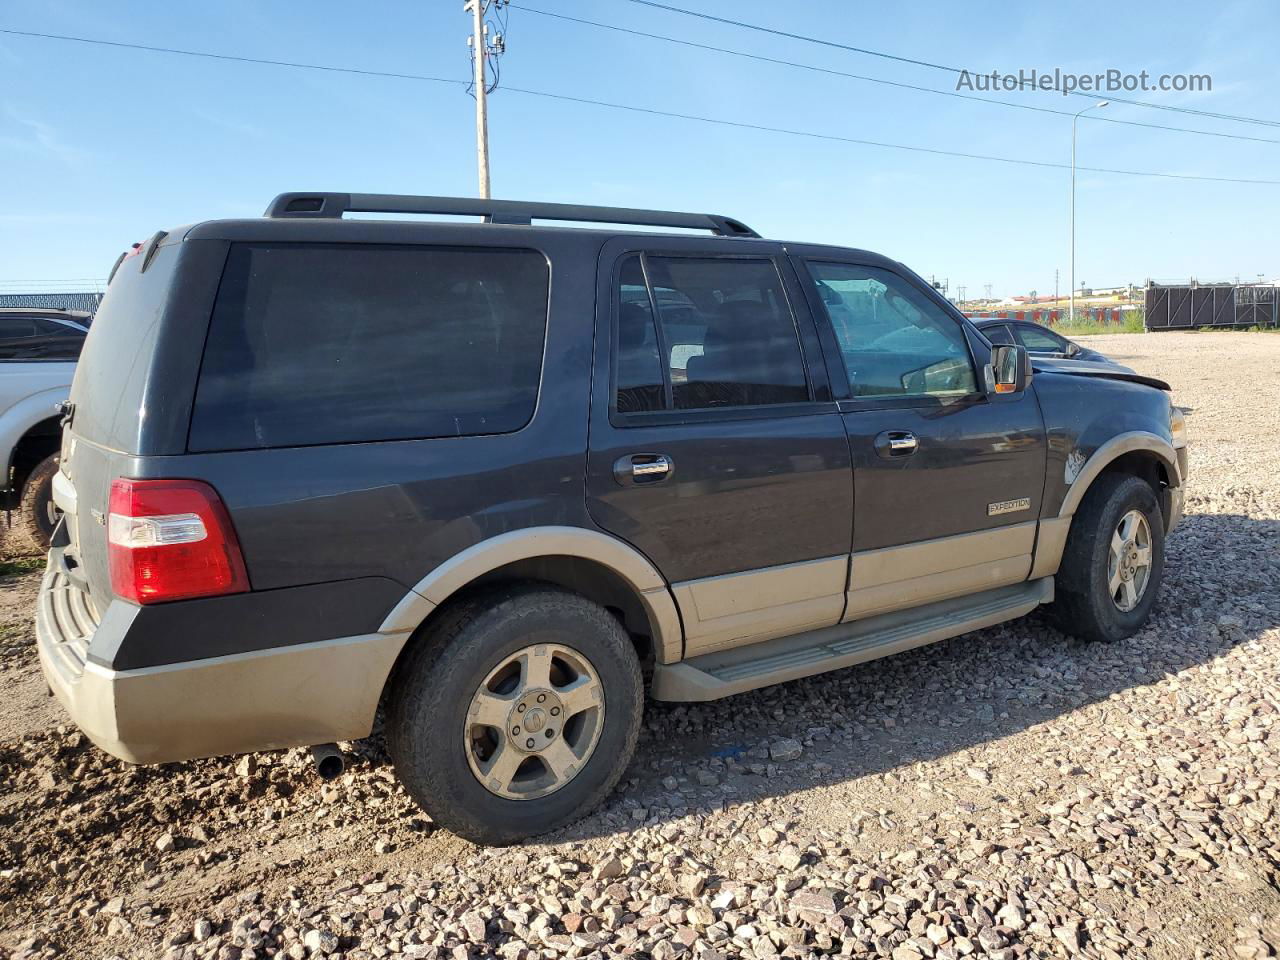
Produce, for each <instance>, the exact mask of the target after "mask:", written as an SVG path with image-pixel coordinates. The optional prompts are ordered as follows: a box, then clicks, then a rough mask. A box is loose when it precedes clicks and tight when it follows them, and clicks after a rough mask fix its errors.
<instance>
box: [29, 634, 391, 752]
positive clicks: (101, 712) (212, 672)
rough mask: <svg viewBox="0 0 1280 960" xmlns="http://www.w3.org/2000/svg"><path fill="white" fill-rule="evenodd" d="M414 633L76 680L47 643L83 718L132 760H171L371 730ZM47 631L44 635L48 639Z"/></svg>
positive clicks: (78, 718)
mask: <svg viewBox="0 0 1280 960" xmlns="http://www.w3.org/2000/svg"><path fill="white" fill-rule="evenodd" d="M408 637H409V634H408V633H407V632H400V633H392V634H383V633H375V634H366V635H362V636H355V637H342V638H340V639H336V640H323V641H320V642H318V643H300V644H295V645H293V646H288V647H276V648H273V649H271V650H256V651H253V652H251V653H240V654H234V655H231V656H226V657H213V658H210V659H207V660H193V661H190V662H187V663H177V664H166V665H164V666H160V667H145V668H142V669H138V670H109V669H107V668H105V667H101V666H99V665H97V664H95V663H89V664H87V665H86V666H85V668H84V672H83V673H82V674H81V675H80V676H79V677H77V678H75V679H74V680H72V679H68V678H67V677H66V676H65V675H64V674H63V673H62V672H61V671H59V670H58V669H57V667H56V666H55V664H54V662H53V657H54V656H55V654H54V653H53V652H52V651H51V650H50V649H48V643H47V642H41V643H40V644H39V652H40V660H41V662H42V665H43V666H44V675H45V678H46V679H47V680H48V681H49V684H50V686H51V687H52V688H53V691H54V693H55V694H56V695H57V697H58V699H59V700H60V701H61V702H62V705H63V706H64V707H65V708H66V710H67V712H68V713H69V714H70V715H71V718H72V719H73V720H74V721H75V722H76V724H77V725H78V726H79V727H80V728H81V729H82V730H83V731H84V732H85V733H86V734H88V736H89V739H91V740H92V741H93V742H94V743H96V744H97V745H98V746H99V747H101V748H102V749H103V750H106V751H107V752H108V753H110V754H113V755H114V756H117V757H120V758H121V759H122V760H127V761H129V762H130V763H168V762H171V761H178V760H192V759H195V758H197V757H214V756H222V755H225V754H232V753H247V752H250V751H256V750H275V749H281V748H285V747H295V746H307V745H310V744H315V743H327V742H329V741H332V740H355V739H358V738H360V737H367V736H368V735H369V732H370V731H371V730H372V728H373V718H374V713H375V712H376V710H377V708H378V700H379V698H380V697H381V695H382V689H383V685H384V684H385V682H386V679H387V674H388V673H389V672H390V671H391V667H392V665H393V664H394V663H395V660H396V657H397V656H398V655H399V653H400V650H401V648H402V647H403V646H404V644H405V641H406V640H407V639H408ZM42 639H43V638H42Z"/></svg>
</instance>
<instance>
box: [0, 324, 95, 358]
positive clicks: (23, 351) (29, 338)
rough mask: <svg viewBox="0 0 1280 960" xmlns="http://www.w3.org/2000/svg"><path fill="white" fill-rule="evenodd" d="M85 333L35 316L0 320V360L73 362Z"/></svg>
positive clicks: (81, 345)
mask: <svg viewBox="0 0 1280 960" xmlns="http://www.w3.org/2000/svg"><path fill="white" fill-rule="evenodd" d="M84 338H85V331H83V330H77V329H76V328H74V327H70V326H66V325H64V324H61V323H55V322H54V321H52V320H45V319H42V318H36V317H0V360H75V359H76V358H77V357H79V356H80V349H81V347H83V346H84Z"/></svg>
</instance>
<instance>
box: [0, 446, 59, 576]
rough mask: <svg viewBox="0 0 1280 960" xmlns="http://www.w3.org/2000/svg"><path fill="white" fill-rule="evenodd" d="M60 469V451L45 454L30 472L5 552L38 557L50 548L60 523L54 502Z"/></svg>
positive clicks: (11, 519) (11, 517) (11, 522)
mask: <svg viewBox="0 0 1280 960" xmlns="http://www.w3.org/2000/svg"><path fill="white" fill-rule="evenodd" d="M57 472H58V454H56V453H55V454H52V455H50V456H48V457H45V458H44V459H43V460H41V461H40V462H39V463H38V464H36V466H35V468H34V469H33V470H32V471H31V473H29V474H28V475H27V479H26V481H25V482H24V483H23V485H22V497H21V499H20V500H19V501H18V506H17V507H16V508H15V509H14V510H13V511H12V512H11V513H10V517H9V523H10V526H9V530H8V536H7V537H5V542H4V550H5V553H7V554H9V555H10V556H14V557H23V556H37V555H40V554H44V553H47V552H48V550H49V538H50V537H51V536H53V528H54V527H55V526H57V525H58V510H57V507H55V506H54V504H53V478H54V475H55V474H57Z"/></svg>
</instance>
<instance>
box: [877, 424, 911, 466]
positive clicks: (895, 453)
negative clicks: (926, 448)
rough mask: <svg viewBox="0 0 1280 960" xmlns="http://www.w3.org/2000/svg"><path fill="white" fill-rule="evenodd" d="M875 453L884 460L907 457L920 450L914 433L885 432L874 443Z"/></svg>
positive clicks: (902, 431) (904, 431)
mask: <svg viewBox="0 0 1280 960" xmlns="http://www.w3.org/2000/svg"><path fill="white" fill-rule="evenodd" d="M875 447H876V453H878V454H880V456H881V457H883V458H884V459H886V460H896V459H898V458H899V457H909V456H911V455H912V454H914V453H915V452H916V450H918V449H919V448H920V442H919V441H918V440H917V439H916V436H915V434H914V433H911V432H910V431H908V430H886V431H885V432H884V433H882V434H880V435H878V436H877V437H876V441H875Z"/></svg>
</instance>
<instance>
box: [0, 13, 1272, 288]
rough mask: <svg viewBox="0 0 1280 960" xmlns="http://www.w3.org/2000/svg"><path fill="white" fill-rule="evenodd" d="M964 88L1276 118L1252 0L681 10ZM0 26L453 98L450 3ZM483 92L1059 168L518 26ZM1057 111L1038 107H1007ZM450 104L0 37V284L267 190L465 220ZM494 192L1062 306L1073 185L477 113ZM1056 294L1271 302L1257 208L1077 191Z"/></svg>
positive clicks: (834, 101)
mask: <svg viewBox="0 0 1280 960" xmlns="http://www.w3.org/2000/svg"><path fill="white" fill-rule="evenodd" d="M527 2H528V5H529V6H536V7H539V8H542V9H546V10H554V11H559V12H562V13H565V14H569V15H575V16H580V17H587V18H591V19H596V20H602V21H608V22H610V23H615V24H619V25H623V26H629V27H633V28H637V29H642V30H647V31H650V32H654V33H665V34H672V35H676V36H681V37H684V38H686V39H689V40H695V41H698V42H702V43H711V44H716V45H721V46H726V47H732V48H736V49H741V50H745V51H749V52H753V53H758V54H763V55H767V56H773V57H780V58H784V59H793V60H800V61H803V62H806V63H811V64H815V65H819V66H825V67H830V68H833V69H837V70H844V71H850V72H854V73H861V74H866V75H871V76H877V77H883V78H886V79H892V80H898V81H902V82H907V83H915V84H920V85H924V86H931V87H936V88H939V89H944V90H954V87H955V78H954V77H953V76H950V75H948V74H945V73H942V72H939V71H935V70H929V69H925V68H921V67H915V66H910V65H906V64H900V63H893V62H890V61H886V60H881V59H874V58H870V57H867V56H861V55H856V54H852V53H848V52H844V51H838V50H831V49H824V48H822V47H817V46H814V45H811V44H805V43H801V42H798V41H793V40H786V39H781V38H778V37H771V36H765V35H762V34H758V33H754V32H749V31H745V30H741V29H737V28H734V27H730V26H727V25H721V24H714V23H709V22H705V21H699V20H693V19H689V18H686V17H681V16H678V15H675V14H672V13H667V12H663V11H658V10H654V9H649V8H645V7H642V6H638V5H635V4H633V3H629V2H626V0H595V2H587V0H527ZM675 2H676V4H677V5H683V6H687V7H691V8H694V9H697V10H701V11H704V12H707V13H712V14H718V15H721V16H728V17H734V18H737V19H741V20H746V21H750V22H753V23H759V24H765V25H769V26H772V27H776V28H779V29H783V30H790V31H793V32H798V33H808V34H812V33H819V34H821V35H822V36H826V37H829V38H831V39H833V40H838V41H842V42H845V43H849V44H853V45H857V46H861V47H868V48H874V49H877V50H883V51H888V52H893V53H899V54H904V55H907V56H911V57H915V58H919V59H924V60H932V61H938V62H942V63H948V64H957V65H961V66H969V67H973V68H976V69H979V70H988V71H989V70H991V69H1000V70H1011V71H1016V70H1018V69H1019V68H1032V67H1034V68H1039V69H1052V68H1054V67H1061V68H1062V69H1064V70H1069V71H1075V72H1079V73H1087V72H1094V71H1099V70H1105V69H1107V68H1109V67H1115V68H1119V69H1122V70H1125V71H1133V72H1137V71H1139V70H1143V69H1145V70H1148V71H1151V72H1152V73H1153V74H1159V73H1166V72H1167V73H1208V74H1211V75H1212V77H1213V92H1212V93H1185V94H1174V93H1167V94H1162V93H1157V92H1151V93H1145V94H1136V93H1135V94H1129V95H1128V96H1131V97H1133V98H1135V99H1147V100H1153V101H1159V102H1163V103H1169V104H1174V105H1179V106H1188V107H1194V108H1196V109H1206V110H1212V111H1215V112H1221V113H1231V114H1241V115H1247V116H1252V117H1260V118H1265V119H1271V120H1280V107H1277V106H1276V102H1277V98H1276V92H1277V90H1276V87H1277V76H1278V73H1277V70H1276V66H1275V38H1276V37H1277V36H1280V4H1276V3H1274V2H1271V0H1238V2H1227V3H1221V4H1204V3H1203V2H1176V0H1175V2H1169V0H1161V2H1158V3H1157V2H1151V3H1124V4H1119V3H1114V2H1106V3H1102V2H1084V3H1077V2H1073V3H1071V4H1052V5H1048V4H1026V3H1020V4H1013V3H995V2H981V0H980V2H970V3H966V4H955V3H949V2H941V0H935V2H918V3H913V4H896V5H887V4H870V3H856V4H855V3H842V4H836V5H832V4H817V3H803V2H802V3H790V4H779V3H772V2H768V0H736V2H735V0H675ZM0 27H4V28H11V29H18V30H31V31H41V32H51V33H64V34H74V35H78V36H85V37H95V38H101V39H106V40H115V41H122V42H128V43H141V44H150V45H159V46H172V47H182V48H188V49H197V50H206V51H211V52H218V53H230V54H237V55H242V56H248V57H261V58H272V59H286V60H297V61H307V62H313V63H325V64H334V65H340V66H350V67H357V68H367V69H373V70H382V71H403V72H408V73H422V74H431V75H435V76H440V77H452V78H458V79H465V78H466V76H467V73H468V70H469V66H468V61H467V52H466V47H465V36H466V33H467V30H468V18H467V16H466V15H464V13H463V12H462V3H461V0H415V2H399V0H386V2H379V0H374V2H368V3H362V4H351V3H349V2H330V0H310V2H307V3H302V2H294V3H289V2H285V0H262V2H249V0H220V2H215V3H208V4H185V3H172V2H165V3H162V2H155V0H138V2H130V3H126V4H102V3H90V2H87V0H6V2H5V3H4V4H3V6H2V7H0ZM508 44H509V46H508V53H507V54H506V56H505V57H504V58H503V60H502V80H503V82H504V83H506V84H509V85H511V86H513V87H525V88H531V89H536V90H543V91H548V92H555V93H564V94H569V95H578V96H585V97H590V98H595V99H601V100H610V101H615V102H622V103H629V104H635V105H638V106H644V107H652V108H655V109H659V110H669V111H677V112H682V113H693V114H702V115H705V116H712V117H720V118H724V119H728V120H734V121H741V122H746V123H758V124H765V125H770V126H782V127H788V128H792V129H797V130H807V131H815V132H823V133H831V134H835V135H838V136H845V137H853V138H859V139H869V140H880V141H891V142H896V143H903V144H911V145H918V146H927V147H936V148H941V149H950V150H959V151H964V152H976V153H987V154H1001V155H1008V156H1011V157H1020V158H1026V159H1033V160H1047V161H1052V162H1062V163H1066V162H1068V161H1069V157H1070V132H1071V122H1070V119H1069V118H1067V117H1064V116H1056V115H1050V114H1040V113H1031V112H1027V111H1022V110H1013V109H1008V108H1004V107H997V106H989V105H986V104H977V103H968V102H965V101H961V100H956V99H952V98H944V97H936V96H930V95H925V94H919V93H915V92H911V91H906V90H899V89H894V88H890V87H885V86H880V85H875V84H870V83H865V82H859V81H854V80H850V79H844V78H839V77H826V76H820V75H817V74H812V73H809V72H806V71H800V70H795V69H792V68H787V67H782V66H775V65H768V64H762V63H758V62H752V61H745V60H742V59H739V58H735V57H730V56H724V55H721V54H715V53H709V52H702V51H695V50H691V49H687V48H682V47H676V46H672V45H670V44H666V43H661V42H657V41H653V40H648V39H644V38H640V37H634V36H626V35H622V34H618V33H613V32H607V31H602V30H599V29H595V28H592V27H587V26H581V25H577V24H572V23H566V22H563V21H557V20H554V19H550V18H547V17H544V16H538V15H536V14H534V13H531V12H528V11H526V10H521V9H517V8H512V9H511V11H510V15H509V30H508ZM1002 96H1005V97H1007V98H1009V99H1017V100H1019V101H1020V102H1026V103H1034V104H1039V105H1044V106H1049V107H1052V108H1055V109H1067V108H1068V106H1069V105H1071V104H1075V107H1074V109H1080V108H1081V107H1083V106H1085V105H1087V103H1088V101H1087V100H1080V99H1078V98H1064V97H1062V96H1060V95H1059V94H1056V93H1014V94H1004V95H1002ZM473 109H474V108H473V103H472V100H471V99H470V98H469V97H467V96H466V95H465V93H464V92H463V90H462V88H461V87H458V86H454V85H449V84H433V83H423V82H410V81H403V80H392V79H383V78H366V77H359V76H354V75H348V74H326V73H317V72H312V71H303V70H294V69H286V68H280V67H270V66H256V65H246V64H228V63H222V62H217V61H212V60H199V59H192V58H187V57H176V56H169V55H162V54H156V53H144V52H139V51H130V50H118V49H111V48H106V47H92V46H85V45H82V44H70V43H61V42H54V41H49V40H40V39H27V38H19V37H14V36H8V35H0V196H2V197H3V198H4V199H3V203H0V281H16V280H47V279H58V278H80V277H101V276H104V275H105V274H106V272H107V270H108V268H109V267H110V265H111V263H112V261H113V260H114V259H115V257H116V256H117V254H118V253H119V252H120V251H121V250H123V249H124V248H125V247H126V246H127V245H128V244H129V243H131V242H133V241H136V240H141V239H145V237H147V236H149V235H150V234H151V233H152V232H154V231H155V230H156V229H158V228H161V227H170V226H174V225H177V224H181V223H186V222H190V221H193V220H200V219H209V218H215V217H239V216H257V215H259V214H260V213H261V212H262V210H263V209H264V207H265V206H266V204H267V202H268V201H269V200H270V198H271V197H272V196H274V195H275V194H276V193H279V192H282V191H286V190H351V191H362V192H396V193H427V194H445V195H464V196H469V195H474V192H475V189H476V179H475V178H476V175H475V159H474V120H473V116H474V114H473ZM490 112H491V119H490V124H491V140H492V153H493V182H494V195H495V196H499V197H506V198H512V199H534V200H539V199H540V200H553V201H570V202H587V203H603V204H619V205H627V206H652V207H665V208H672V209H692V210H710V211H715V212H718V213H725V214H729V215H731V216H735V217H738V218H740V219H742V220H744V221H746V222H747V223H749V224H751V225H752V226H753V227H755V228H756V229H757V230H759V231H760V232H761V233H763V234H765V235H766V236H774V237H779V238H783V239H803V240H818V241H827V242H834V243H840V244H845V245H850V246H860V247H867V248H871V249H875V250H878V251H880V252H883V253H886V254H888V255H890V256H893V257H896V258H899V259H902V260H904V261H905V262H907V263H908V264H909V265H911V266H912V267H914V268H915V269H917V270H919V271H920V272H921V273H924V274H926V275H928V274H936V275H938V276H939V277H947V278H949V279H950V281H951V284H952V287H953V291H954V288H955V287H957V286H959V285H960V284H964V285H966V286H967V288H968V295H969V296H974V295H976V294H978V293H980V292H981V289H982V287H983V285H984V284H987V283H990V284H992V286H993V289H994V292H995V293H997V294H1018V293H1027V292H1028V291H1029V290H1031V289H1033V288H1034V289H1037V290H1038V291H1039V292H1040V293H1042V294H1043V293H1046V292H1049V291H1051V290H1052V289H1053V282H1054V270H1055V268H1057V269H1059V270H1061V274H1062V280H1061V289H1062V290H1063V291H1064V293H1065V291H1066V289H1067V281H1066V277H1067V271H1068V257H1069V246H1068V233H1067V229H1068V209H1069V208H1068V203H1069V173H1068V171H1066V170H1050V169H1040V168H1033V167H1017V166H1009V165H1005V164H996V163H989V162H983V161H977V160H967V159H959V158H951V157H941V156H932V155H928V154H919V153H908V152H903V151H898V150H890V149H883V148H877V147H870V146H859V145H854V144H845V143H835V142H826V141H821V140H812V139H804V138H799V137H792V136H784V135H780V134H775V133H768V132H763V131H751V130H742V129H731V128H727V127H720V126H713V125H708V124H702V123H694V122H690V121H685V120H677V119H672V118H667V117H656V116H645V115H642V114H637V113H628V112H623V111H616V110H609V109H604V108H601V107H595V106H587V105H580V104H574V103H567V102H559V101H554V100H548V99H543V98H537V97H532V96H528V95H522V94H518V93H515V92H512V91H506V90H502V89H500V90H499V91H498V92H497V93H496V94H495V95H494V96H493V97H492V99H491V102H490ZM1103 114H1104V115H1106V116H1108V117H1112V118H1115V119H1127V120H1138V121H1142V122H1147V123H1165V124H1171V125H1174V126H1187V127H1195V128H1198V129H1204V130H1214V131H1221V132H1229V133H1236V134H1242V135H1247V136H1257V137H1268V138H1272V139H1276V140H1280V127H1266V126H1257V125H1248V124H1241V123H1233V122H1225V121H1219V120H1210V119H1204V118H1197V117H1192V116H1187V115H1182V114H1174V113H1168V112H1165V111H1154V110H1148V109H1142V108H1139V107H1133V106H1126V105H1122V104H1112V105H1111V106H1110V107H1108V108H1106V110H1105V111H1103ZM1078 149H1079V157H1078V162H1079V163H1080V164H1081V165H1089V166H1108V167H1117V168H1128V169H1139V170H1158V171H1165V172H1174V173H1194V174H1202V175H1208V176H1228V177H1244V178H1263V179H1280V144H1266V143H1252V142H1246V141H1236V140H1226V139H1217V138H1209V137H1199V136H1192V135H1187V134H1180V133H1173V132H1166V131H1160V130H1146V129H1140V128H1136V127H1127V126H1122V125H1119V124H1114V123H1102V122H1087V121H1084V120H1082V121H1081V123H1080V138H1079V148H1078ZM1077 190H1078V193H1077V218H1078V220H1077V244H1078V246H1077V274H1076V275H1077V279H1079V280H1081V281H1084V282H1088V283H1090V284H1091V285H1094V286H1102V285H1104V284H1111V283H1119V282H1128V281H1134V282H1141V281H1142V280H1143V279H1145V278H1146V277H1148V276H1154V277H1161V278H1172V277H1184V276H1191V275H1195V276H1199V277H1201V278H1205V279H1208V278H1223V277H1232V276H1234V275H1237V274H1239V275H1241V276H1243V277H1249V278H1252V277H1254V276H1256V274H1258V273H1264V274H1266V275H1267V276H1268V277H1275V276H1277V275H1280V243H1277V242H1276V232H1277V227H1278V226H1280V186H1275V185H1246V184H1222V183H1203V182H1189V181H1176V180H1159V179H1146V178H1134V177H1123V176H1116V175H1107V174H1095V173H1083V174H1080V175H1079V179H1078V183H1077Z"/></svg>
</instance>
